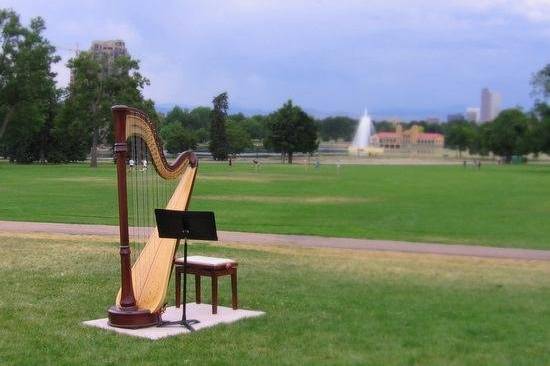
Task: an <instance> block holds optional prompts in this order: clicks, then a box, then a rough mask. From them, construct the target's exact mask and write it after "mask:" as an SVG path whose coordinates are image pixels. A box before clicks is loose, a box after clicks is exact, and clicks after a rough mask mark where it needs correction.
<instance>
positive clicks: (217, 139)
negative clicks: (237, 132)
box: [208, 92, 229, 160]
mask: <svg viewBox="0 0 550 366" xmlns="http://www.w3.org/2000/svg"><path fill="white" fill-rule="evenodd" d="M212 103H213V104H214V110H213V111H212V121H211V123H210V144H209V145H208V150H209V151H210V153H211V154H212V157H213V158H214V160H226V159H227V154H228V148H229V146H228V143H227V133H226V131H225V120H226V118H227V108H228V107H229V103H228V101H227V93H226V92H223V93H221V94H220V95H218V96H217V97H215V98H214V99H213V100H212Z"/></svg>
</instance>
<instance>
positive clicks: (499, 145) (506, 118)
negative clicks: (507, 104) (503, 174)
mask: <svg viewBox="0 0 550 366" xmlns="http://www.w3.org/2000/svg"><path fill="white" fill-rule="evenodd" d="M535 127H536V125H535V123H534V121H533V120H532V119H530V118H529V117H528V116H527V115H526V114H525V113H523V112H522V111H521V110H519V109H507V110H504V111H502V112H501V113H500V114H499V115H498V116H497V118H495V120H494V121H493V122H492V123H491V124H490V129H489V136H488V138H489V141H488V147H489V149H490V150H491V151H492V152H493V153H494V154H496V155H499V156H502V157H504V159H505V161H506V162H510V161H511V160H512V155H525V154H528V153H530V152H533V151H534V150H535V138H534V136H535V133H536V128H535Z"/></svg>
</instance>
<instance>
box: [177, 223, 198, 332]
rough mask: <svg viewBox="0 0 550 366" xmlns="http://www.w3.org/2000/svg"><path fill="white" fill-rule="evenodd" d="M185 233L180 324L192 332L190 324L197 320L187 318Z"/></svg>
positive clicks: (195, 322)
mask: <svg viewBox="0 0 550 366" xmlns="http://www.w3.org/2000/svg"><path fill="white" fill-rule="evenodd" d="M185 234H186V233H185ZM186 307H187V234H186V235H185V237H184V241H183V311H182V315H181V325H183V326H184V327H185V328H187V329H189V331H191V332H194V331H195V329H194V328H193V327H192V326H191V325H192V324H197V323H198V322H199V321H198V320H195V319H191V320H187V312H186V310H187V309H186Z"/></svg>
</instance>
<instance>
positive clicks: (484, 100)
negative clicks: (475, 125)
mask: <svg viewBox="0 0 550 366" xmlns="http://www.w3.org/2000/svg"><path fill="white" fill-rule="evenodd" d="M500 102H501V98H500V94H498V93H496V92H494V91H490V90H489V89H488V88H484V89H483V90H481V115H480V120H481V122H489V121H492V120H494V119H495V118H496V117H497V116H498V114H499V113H500Z"/></svg>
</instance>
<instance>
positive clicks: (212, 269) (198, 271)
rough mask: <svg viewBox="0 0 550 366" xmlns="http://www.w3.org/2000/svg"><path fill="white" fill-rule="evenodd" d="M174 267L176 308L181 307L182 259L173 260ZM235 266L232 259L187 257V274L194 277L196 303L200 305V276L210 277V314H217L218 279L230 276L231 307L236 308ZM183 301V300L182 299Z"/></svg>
mask: <svg viewBox="0 0 550 366" xmlns="http://www.w3.org/2000/svg"><path fill="white" fill-rule="evenodd" d="M174 265H175V267H176V307H178V308H179V307H180V305H181V276H182V275H183V274H184V272H183V257H182V258H177V259H176V260H174ZM237 266H238V263H237V262H236V261H234V260H232V259H227V258H215V257H204V256H200V255H194V256H189V257H187V271H186V272H187V273H188V274H193V275H195V297H196V303H197V304H200V303H201V276H207V277H210V279H211V281H212V314H217V312H218V277H220V276H228V275H229V276H231V305H232V307H233V309H234V310H236V309H237V308H238V298H237ZM184 301H185V299H184Z"/></svg>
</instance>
